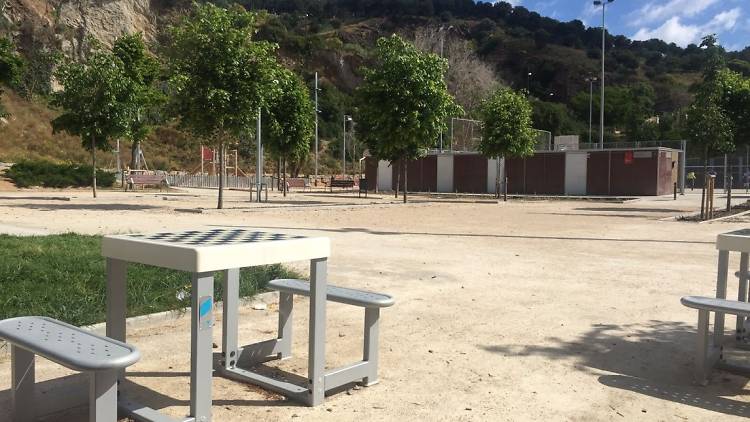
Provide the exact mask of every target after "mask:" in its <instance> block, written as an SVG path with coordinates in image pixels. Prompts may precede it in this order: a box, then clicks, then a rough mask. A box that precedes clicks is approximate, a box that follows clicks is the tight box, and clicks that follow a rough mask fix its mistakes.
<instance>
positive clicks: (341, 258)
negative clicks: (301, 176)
mask: <svg viewBox="0 0 750 422" xmlns="http://www.w3.org/2000/svg"><path fill="white" fill-rule="evenodd" d="M214 195H215V193H213V192H210V191H200V190H192V191H186V192H184V193H164V194H161V193H158V192H157V193H150V192H149V193H143V192H138V193H127V194H126V193H122V192H103V193H102V194H101V197H100V198H98V199H96V200H94V199H91V198H90V197H89V193H88V192H86V191H73V192H39V191H23V192H4V193H2V194H0V232H12V233H19V234H24V233H26V234H39V233H45V232H47V233H57V232H66V231H75V232H81V233H123V232H137V231H157V230H162V229H182V228H195V227H206V226H212V225H227V226H241V227H252V228H260V229H263V230H268V231H279V232H284V233H300V234H305V235H315V236H328V237H330V238H331V241H332V256H331V258H330V260H329V279H330V282H331V283H333V284H338V285H344V286H351V287H357V288H363V289H370V290H374V291H381V292H386V293H389V294H392V295H394V296H395V298H396V300H397V303H396V305H395V306H394V307H392V308H387V309H384V310H383V312H382V314H381V316H382V318H381V321H382V324H381V333H380V335H381V337H380V342H381V344H380V346H381V348H380V350H381V367H380V380H381V382H380V384H378V385H375V386H373V387H370V388H361V389H351V390H349V391H343V392H341V393H338V394H335V395H333V396H331V397H329V398H328V399H327V400H326V402H325V404H324V405H323V406H320V407H317V408H307V407H302V406H299V405H297V404H295V403H293V402H288V401H285V400H283V399H282V398H281V397H278V396H275V395H273V394H268V393H265V392H263V391H262V390H259V389H257V388H255V387H251V386H247V385H244V384H241V383H236V382H233V381H229V380H226V379H223V378H220V377H215V378H214V380H213V385H214V392H213V400H214V401H213V403H214V407H213V411H214V420H215V421H235V420H237V421H239V420H268V421H271V420H274V421H276V420H304V421H317V420H326V421H328V420H331V421H333V420H335V421H355V420H356V421H361V420H429V421H437V420H445V421H502V420H509V421H527V420H566V421H590V420H597V421H598V420H655V421H656V420H658V421H666V420H670V421H671V420H690V421H700V420H705V421H716V420H732V419H735V418H736V419H739V418H743V417H747V416H749V415H750V405H749V404H748V402H749V401H750V395H748V392H747V390H746V384H747V381H748V379H747V378H744V377H740V376H737V375H732V374H729V373H726V372H716V373H715V374H714V376H713V379H712V382H711V383H710V385H709V386H707V387H697V386H694V385H692V383H691V371H692V358H693V344H694V341H695V324H696V320H697V315H696V312H695V311H693V310H691V309H687V308H685V307H684V306H682V305H681V304H680V301H679V299H680V297H681V296H683V295H688V294H692V295H708V296H711V295H714V294H715V279H716V259H717V253H716V251H715V248H714V240H715V238H716V235H717V234H719V233H721V232H725V231H729V230H734V229H739V228H744V227H746V222H745V221H741V220H740V221H736V220H735V221H730V222H717V223H710V224H697V223H687V222H678V221H674V220H670V219H668V217H671V216H675V215H679V214H683V213H687V212H692V211H695V209H696V206H697V204H699V200H700V195H699V193H698V194H697V195H696V194H688V195H686V196H684V197H680V198H679V200H678V201H673V200H672V199H671V197H669V198H666V197H661V198H645V199H642V200H639V201H636V202H629V203H624V204H613V203H601V202H585V201H512V202H508V203H497V202H495V201H488V200H486V199H481V200H478V198H455V199H448V200H431V199H429V198H425V197H419V198H417V197H415V198H414V201H413V202H412V203H410V204H407V205H404V204H400V203H398V202H396V201H394V200H393V198H391V197H388V196H384V195H375V196H371V197H370V198H368V199H364V198H362V199H359V198H356V194H354V195H351V194H334V195H330V194H322V193H305V194H303V193H293V194H292V195H290V197H288V199H286V200H284V199H282V198H280V197H278V196H276V195H272V198H271V199H272V202H271V203H269V204H263V205H257V204H255V205H253V204H249V203H247V202H245V199H246V196H247V193H241V192H231V193H230V194H229V201H228V203H227V206H228V209H226V210H223V211H217V210H212V209H211V208H212V207H213V206H214V204H215V197H214ZM52 197H67V198H68V199H69V200H60V199H51V198H52ZM737 200H738V201H740V200H745V199H743V198H738V199H737ZM177 209H185V210H190V211H196V210H199V209H200V210H202V211H203V212H202V213H200V214H198V213H194V212H186V211H177ZM665 219H666V220H665ZM732 259H733V261H732V266H733V267H734V266H737V265H738V263H737V261H738V258H737V257H733V258H732ZM305 265H306V264H305V263H296V264H295V266H296V267H297V268H301V269H304V268H305ZM736 289H737V282H736V280H734V279H730V285H729V291H730V293H731V294H733V293H734V292H736V291H737V290H736ZM295 310H296V313H295V330H296V334H295V335H296V338H295V347H294V352H295V354H296V355H295V357H293V358H292V359H290V360H287V361H284V362H282V363H280V364H279V365H280V367H281V368H283V369H285V370H289V371H293V372H298V373H301V374H304V370H305V366H306V350H307V349H306V343H305V341H306V329H305V325H306V322H307V309H306V301H304V300H300V301H299V304H298V306H297V307H296V308H295ZM242 317H243V318H242V319H241V328H240V331H241V336H240V337H241V341H242V342H244V343H252V342H255V341H258V340H262V339H267V338H270V337H273V336H274V335H275V333H274V330H275V327H276V318H277V314H276V308H275V307H274V306H270V307H269V308H268V309H266V310H252V309H250V308H246V309H243V310H242ZM217 318H219V319H220V315H217ZM217 320H218V319H217ZM362 320H363V312H362V311H361V310H360V309H357V308H352V307H349V306H345V305H337V304H331V305H329V311H328V323H327V327H328V331H327V351H328V352H327V359H328V362H327V363H328V366H329V367H331V368H333V367H336V366H340V365H343V364H346V363H349V362H353V361H355V360H357V359H359V358H361V347H362V345H361V330H362ZM188 322H189V321H188V320H187V318H181V319H176V320H171V321H168V322H162V323H158V324H154V323H150V324H145V323H144V324H141V325H140V326H138V327H136V328H134V329H132V330H130V332H129V338H128V341H129V342H132V343H133V344H135V345H137V346H138V347H139V348H140V349H141V351H142V354H143V358H142V360H141V361H140V362H139V363H138V364H136V365H135V366H133V367H132V368H131V378H130V382H129V383H128V384H127V386H126V389H127V390H128V391H129V392H130V393H131V394H133V395H135V396H136V398H137V399H139V400H142V401H144V402H145V403H146V404H148V405H151V406H152V407H156V408H159V409H161V410H162V411H163V412H164V413H166V414H169V415H173V416H182V415H185V414H186V413H187V411H188V405H189V383H188V381H189V378H188V376H187V373H188V371H189V325H188ZM733 324H734V322H733V319H731V318H730V322H729V323H728V326H730V327H731V326H733ZM220 331H221V330H220V329H215V331H214V332H215V342H216V343H217V344H221V332H220ZM9 374H10V371H9V365H8V364H7V359H6V361H5V362H2V363H0V421H3V422H4V421H7V420H8V411H7V410H5V409H8V407H9V400H10V393H9V391H8V388H9V387H8V382H9ZM67 374H69V372H67V371H65V370H64V369H60V368H59V367H57V366H56V365H54V364H51V363H48V362H40V363H39V364H38V378H39V379H40V380H42V381H44V382H42V383H41V389H42V390H43V391H44V392H45V395H44V396H45V397H46V398H47V399H49V400H52V399H51V398H52V397H54V396H55V394H59V393H60V388H62V389H63V391H65V393H63V394H64V395H65V400H66V402H67V403H72V402H73V399H72V398H71V397H72V394H73V393H72V392H73V391H74V390H75V388H74V386H76V385H79V384H81V381H82V380H81V379H80V377H78V379H76V377H72V378H65V379H62V380H55V381H46V380H48V379H50V378H54V377H58V376H61V375H67ZM55 388H57V393H55V392H49V393H47V391H48V390H50V389H53V390H54V389H55ZM80 413H81V412H80V411H79V412H78V413H76V412H73V413H68V414H64V415H60V414H58V415H54V416H52V417H50V418H48V419H46V420H76V419H75V418H76V417H80V415H79V416H74V415H77V414H80ZM297 418H299V419H297Z"/></svg>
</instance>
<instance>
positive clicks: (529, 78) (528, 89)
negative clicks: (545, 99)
mask: <svg viewBox="0 0 750 422" xmlns="http://www.w3.org/2000/svg"><path fill="white" fill-rule="evenodd" d="M531 75H533V73H531V72H529V73H528V74H527V75H526V93H527V94H528V95H531Z"/></svg>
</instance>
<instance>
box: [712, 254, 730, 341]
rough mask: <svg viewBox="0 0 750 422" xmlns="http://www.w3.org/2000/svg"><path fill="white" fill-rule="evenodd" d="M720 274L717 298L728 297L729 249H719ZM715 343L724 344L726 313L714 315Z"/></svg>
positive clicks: (717, 279)
mask: <svg viewBox="0 0 750 422" xmlns="http://www.w3.org/2000/svg"><path fill="white" fill-rule="evenodd" d="M718 267H719V268H718V274H717V277H716V298H717V299H726V298H727V272H728V271H729V251H719V265H718ZM714 344H715V345H716V346H718V347H721V346H722V345H724V313H723V312H716V314H715V315H714Z"/></svg>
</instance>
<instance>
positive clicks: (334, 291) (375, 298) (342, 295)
mask: <svg viewBox="0 0 750 422" xmlns="http://www.w3.org/2000/svg"><path fill="white" fill-rule="evenodd" d="M268 288H269V289H271V290H277V291H280V292H285V293H291V294H295V295H300V296H310V283H308V282H306V281H302V280H295V279H278V280H273V281H271V282H269V283H268ZM326 299H327V300H330V301H331V302H338V303H345V304H347V305H353V306H360V307H362V308H387V307H389V306H393V304H394V300H393V297H391V296H388V295H386V294H382V293H373V292H368V291H364V290H357V289H349V288H346V287H337V286H331V285H330V284H329V285H328V289H327V295H326Z"/></svg>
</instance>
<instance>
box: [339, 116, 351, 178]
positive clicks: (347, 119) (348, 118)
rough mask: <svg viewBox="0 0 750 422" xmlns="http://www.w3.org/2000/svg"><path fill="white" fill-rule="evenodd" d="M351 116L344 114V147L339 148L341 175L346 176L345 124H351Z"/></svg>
mask: <svg viewBox="0 0 750 422" xmlns="http://www.w3.org/2000/svg"><path fill="white" fill-rule="evenodd" d="M351 121H352V116H350V115H348V114H344V146H343V148H341V175H342V176H346V122H351Z"/></svg>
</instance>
